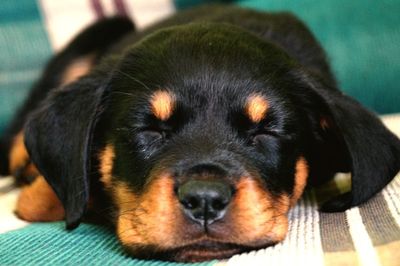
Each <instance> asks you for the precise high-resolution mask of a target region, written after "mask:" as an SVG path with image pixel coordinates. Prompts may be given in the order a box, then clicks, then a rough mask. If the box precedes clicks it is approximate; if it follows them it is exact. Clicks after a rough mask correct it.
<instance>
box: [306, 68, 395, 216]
mask: <svg viewBox="0 0 400 266" xmlns="http://www.w3.org/2000/svg"><path fill="white" fill-rule="evenodd" d="M303 78H305V79H306V82H307V83H308V85H309V86H311V88H312V90H313V93H314V94H315V95H314V96H315V97H316V98H318V99H319V101H320V103H322V105H324V109H325V110H326V111H327V112H328V116H329V117H328V119H329V120H330V121H331V122H332V123H333V124H334V127H335V130H337V132H338V134H339V135H340V137H341V138H342V139H343V141H344V145H345V146H346V148H347V152H348V155H349V156H348V158H347V159H346V160H348V162H346V164H348V165H349V166H350V171H351V174H352V178H351V183H352V184H351V191H349V192H347V193H344V194H341V195H339V196H337V197H335V198H333V199H331V200H329V201H327V202H325V203H324V204H323V205H322V207H321V210H322V211H326V212H335V211H344V210H346V209H348V208H350V207H352V206H356V205H358V204H361V203H363V202H365V201H367V200H368V199H370V198H371V197H372V196H374V195H375V194H376V193H378V192H379V191H380V190H382V189H383V188H384V187H385V186H386V185H387V184H388V183H389V182H390V181H391V180H392V179H393V178H394V177H395V175H396V174H397V173H398V172H399V170H400V140H399V139H398V138H397V137H396V136H395V135H394V134H393V133H392V132H390V131H389V130H388V129H387V128H386V127H385V126H384V125H383V123H382V122H381V121H380V120H379V118H378V117H377V116H376V115H375V114H373V113H372V112H370V111H368V110H367V109H366V108H364V107H363V106H361V104H360V103H358V102H357V101H355V100H353V99H351V98H350V97H348V96H346V95H345V94H343V93H342V92H341V91H339V90H337V89H336V88H330V87H327V86H326V85H322V82H320V81H316V80H315V79H313V78H311V77H309V76H305V77H303ZM328 130H329V129H328ZM327 152H329V151H327ZM343 156H344V157H345V155H343Z"/></svg>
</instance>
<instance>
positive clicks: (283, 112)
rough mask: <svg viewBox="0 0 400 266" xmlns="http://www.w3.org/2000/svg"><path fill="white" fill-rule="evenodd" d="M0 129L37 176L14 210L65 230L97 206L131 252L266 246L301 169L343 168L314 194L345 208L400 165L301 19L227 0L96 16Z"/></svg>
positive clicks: (204, 252)
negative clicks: (161, 12) (159, 15)
mask: <svg viewBox="0 0 400 266" xmlns="http://www.w3.org/2000/svg"><path fill="white" fill-rule="evenodd" d="M80 76H83V77H80ZM78 77H80V78H78ZM77 78H78V79H77ZM28 114H29V115H28ZM25 122H26V123H25ZM24 123H25V126H24V127H23V126H22V125H23V124H24ZM4 142H5V143H9V144H8V147H7V149H8V150H9V154H10V156H9V158H8V159H9V171H11V173H13V174H15V175H19V176H22V177H26V176H33V177H35V179H34V181H33V183H31V184H30V185H28V186H26V187H25V189H23V191H22V193H21V196H20V199H19V202H18V206H17V213H18V214H19V215H20V216H21V217H22V218H24V219H27V220H31V221H43V220H47V221H51V220H62V219H65V220H66V223H67V227H68V228H69V229H72V228H74V227H76V226H78V224H79V222H80V221H81V219H82V217H83V216H84V215H85V213H86V212H87V211H92V212H97V213H98V214H101V215H104V216H106V217H108V218H109V219H110V220H111V221H113V222H114V224H115V227H116V232H117V235H118V237H119V239H120V241H121V243H122V245H123V246H124V247H126V249H127V250H128V251H129V252H130V253H131V254H133V255H134V256H135V257H139V258H159V259H165V260H174V261H203V260H208V259H215V258H226V257H229V256H231V255H233V254H235V253H238V252H242V251H247V250H251V249H258V248H262V247H266V246H269V245H273V244H275V243H277V242H279V241H282V240H283V239H284V238H285V235H286V232H287V228H288V220H287V213H288V210H289V209H290V208H291V207H292V206H293V205H295V203H296V201H297V200H298V199H299V198H300V196H301V194H302V192H303V190H304V188H305V186H306V184H321V183H324V182H326V181H327V180H329V179H331V178H332V176H333V175H334V174H335V173H336V172H351V173H352V189H351V191H349V192H347V193H345V194H343V195H340V196H338V197H337V198H334V199H332V200H330V201H328V202H327V203H325V204H324V205H323V206H322V210H323V211H344V210H346V209H348V208H350V207H352V206H355V205H358V204H361V203H363V202H365V201H366V200H368V199H369V198H371V197H372V196H374V195H375V194H376V193H377V192H379V191H380V190H381V189H382V188H383V187H384V186H385V185H386V184H387V183H388V182H390V180H391V179H392V178H393V177H394V176H395V175H396V173H397V172H398V171H399V169H400V141H399V140H398V139H397V138H396V137H395V136H394V135H393V134H392V133H391V132H389V131H388V130H387V129H386V128H385V127H384V126H383V125H382V123H381V122H380V120H379V119H378V118H377V117H376V116H375V115H374V114H372V113H371V112H369V111H368V110H366V109H365V108H363V107H362V106H361V105H360V104H359V103H357V102H356V101H354V100H352V99H351V98H349V97H347V96H346V95H344V94H343V93H342V92H340V91H339V90H338V89H337V86H336V83H335V79H334V77H333V76H332V73H331V71H330V68H329V65H328V63H327V60H326V57H325V54H324V52H323V50H322V49H321V47H320V46H319V44H318V43H317V41H316V40H315V39H314V37H313V36H312V34H311V33H310V32H309V31H308V30H307V28H306V27H305V26H304V25H303V24H302V23H301V22H300V21H299V20H298V19H297V18H295V17H293V16H292V15H290V14H286V13H276V14H269V13H260V12H256V11H250V10H245V9H240V8H236V7H227V6H214V7H201V8H198V9H195V10H190V11H186V12H182V13H179V14H177V15H175V16H174V17H172V18H170V19H167V20H165V21H163V22H162V23H159V24H157V25H155V26H153V27H151V28H149V29H147V30H145V31H143V32H135V31H134V29H133V26H132V24H131V22H130V21H129V20H128V19H124V18H114V19H109V20H105V21H102V22H99V23H97V24H95V25H94V26H92V27H91V28H89V29H87V30H86V31H84V32H83V33H82V34H80V35H79V36H78V37H77V38H76V39H75V40H74V41H73V42H72V43H71V44H70V45H69V46H68V47H67V48H66V49H65V50H64V51H63V52H61V54H59V55H58V56H56V57H55V58H54V59H53V60H52V61H51V62H50V63H49V66H48V67H47V69H46V70H45V73H44V75H43V77H42V78H41V80H40V81H39V83H38V84H37V86H36V87H35V88H34V90H33V92H32V93H31V97H30V98H29V99H28V101H27V103H26V105H25V106H24V107H23V109H21V111H20V114H19V116H17V119H16V120H15V121H14V124H13V125H12V126H11V127H10V129H9V131H8V133H7V134H6V137H5V141H4ZM24 143H25V144H24ZM25 146H26V149H27V152H26V150H25ZM32 179H33V178H32ZM47 183H48V184H50V186H48V185H47ZM50 187H51V188H50ZM53 190H54V192H55V194H54V193H53ZM55 195H57V196H55ZM58 199H59V200H58ZM107 204H111V206H107ZM104 210H107V211H104Z"/></svg>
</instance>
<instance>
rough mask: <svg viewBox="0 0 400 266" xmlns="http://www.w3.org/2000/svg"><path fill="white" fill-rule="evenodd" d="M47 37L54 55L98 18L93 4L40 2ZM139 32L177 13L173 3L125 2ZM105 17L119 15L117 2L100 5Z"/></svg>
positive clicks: (161, 0)
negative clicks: (54, 52)
mask: <svg viewBox="0 0 400 266" xmlns="http://www.w3.org/2000/svg"><path fill="white" fill-rule="evenodd" d="M39 2H40V7H41V10H42V15H43V18H44V22H45V24H46V30H47V34H48V37H49V40H50V43H51V46H52V47H53V49H54V51H59V50H60V49H62V48H63V47H64V46H65V45H66V44H67V43H68V42H69V41H70V40H71V38H73V37H74V36H75V35H76V34H77V33H78V32H80V31H81V30H82V29H83V28H84V27H86V26H88V25H89V24H91V23H93V22H94V21H95V20H96V19H97V18H98V14H96V12H95V9H94V8H93V5H92V4H93V3H92V1H90V0H68V1H54V0H39ZM120 2H122V3H123V4H124V6H125V7H126V12H127V13H128V15H129V16H130V17H132V18H133V20H134V22H135V24H136V28H137V29H142V28H143V27H146V26H148V25H149V24H151V23H154V22H155V21H157V20H160V19H162V18H164V17H166V16H168V15H170V14H172V13H173V12H174V11H175V8H174V5H173V1H172V0H122V1H120ZM98 4H99V5H100V7H101V9H102V11H103V13H104V14H105V15H106V16H112V15H116V14H118V9H117V7H116V1H113V0H100V1H98Z"/></svg>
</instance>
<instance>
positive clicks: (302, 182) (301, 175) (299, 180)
mask: <svg viewBox="0 0 400 266" xmlns="http://www.w3.org/2000/svg"><path fill="white" fill-rule="evenodd" d="M307 178H308V164H307V161H306V160H305V159H304V157H300V158H299V159H298V160H297V163H296V173H295V178H294V188H293V194H292V196H291V199H290V205H291V206H293V205H295V204H296V202H297V201H298V200H299V198H300V197H301V195H302V194H303V191H304V188H305V187H306V184H307Z"/></svg>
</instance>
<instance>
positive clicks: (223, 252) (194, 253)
mask: <svg viewBox="0 0 400 266" xmlns="http://www.w3.org/2000/svg"><path fill="white" fill-rule="evenodd" d="M276 243H277V242H274V241H268V242H263V243H262V244H261V243H257V244H256V246H253V245H252V246H246V245H242V244H235V243H224V242H220V241H216V240H209V239H205V240H201V241H196V242H193V243H191V244H187V245H184V246H180V247H176V248H171V249H167V250H159V249H157V248H156V247H154V246H148V247H143V246H142V247H140V248H138V247H136V248H134V247H132V246H131V247H129V246H125V248H126V250H127V251H128V253H131V255H133V256H134V257H136V258H139V259H149V258H151V259H158V260H163V261H175V262H186V263H188V262H189V263H191V262H203V261H209V260H215V259H218V260H220V259H228V258H230V257H232V256H233V255H236V254H239V253H243V252H249V251H251V250H255V249H261V248H266V247H269V246H272V245H275V244H276Z"/></svg>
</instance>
